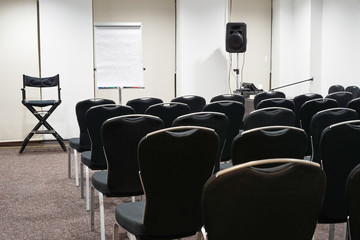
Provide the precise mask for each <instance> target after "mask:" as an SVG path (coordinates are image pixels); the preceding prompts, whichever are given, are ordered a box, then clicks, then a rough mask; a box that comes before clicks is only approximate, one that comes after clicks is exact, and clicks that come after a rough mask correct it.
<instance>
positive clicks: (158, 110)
mask: <svg viewBox="0 0 360 240" xmlns="http://www.w3.org/2000/svg"><path fill="white" fill-rule="evenodd" d="M188 113H190V108H189V106H188V105H187V104H185V103H177V102H171V103H158V104H154V105H151V106H150V107H148V109H146V111H145V114H150V115H154V116H158V117H159V118H161V120H163V122H164V127H165V128H167V127H171V125H172V122H173V121H174V120H175V119H176V118H177V117H178V116H181V115H185V114H188Z"/></svg>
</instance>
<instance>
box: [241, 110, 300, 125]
mask: <svg viewBox="0 0 360 240" xmlns="http://www.w3.org/2000/svg"><path fill="white" fill-rule="evenodd" d="M266 126H295V114H294V112H293V111H291V110H290V109H288V108H283V107H268V108H262V109H258V110H255V111H252V112H251V113H250V114H249V115H247V116H246V117H245V119H244V130H245V131H246V130H250V129H253V128H259V127H266Z"/></svg>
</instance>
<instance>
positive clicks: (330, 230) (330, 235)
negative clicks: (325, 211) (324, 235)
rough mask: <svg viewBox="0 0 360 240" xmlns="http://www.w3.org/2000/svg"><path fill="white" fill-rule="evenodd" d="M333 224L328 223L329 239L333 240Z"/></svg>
mask: <svg viewBox="0 0 360 240" xmlns="http://www.w3.org/2000/svg"><path fill="white" fill-rule="evenodd" d="M334 236H335V224H329V240H334Z"/></svg>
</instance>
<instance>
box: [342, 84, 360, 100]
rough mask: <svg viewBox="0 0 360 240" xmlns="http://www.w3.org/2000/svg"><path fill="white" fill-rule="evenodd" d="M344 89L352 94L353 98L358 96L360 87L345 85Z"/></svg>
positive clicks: (359, 95)
mask: <svg viewBox="0 0 360 240" xmlns="http://www.w3.org/2000/svg"><path fill="white" fill-rule="evenodd" d="M345 91H347V92H351V93H352V95H353V98H358V97H360V88H359V87H358V86H347V87H346V88H345Z"/></svg>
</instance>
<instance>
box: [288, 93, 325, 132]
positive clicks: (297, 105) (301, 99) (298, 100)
mask: <svg viewBox="0 0 360 240" xmlns="http://www.w3.org/2000/svg"><path fill="white" fill-rule="evenodd" d="M317 98H323V97H322V95H321V94H318V93H304V94H300V95H297V96H295V97H294V99H293V102H294V113H295V127H300V110H301V106H302V105H303V104H304V103H305V102H306V101H309V100H313V99H317Z"/></svg>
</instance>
